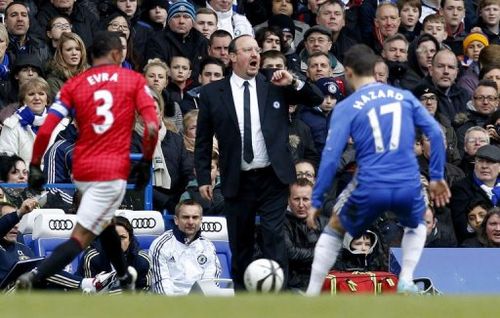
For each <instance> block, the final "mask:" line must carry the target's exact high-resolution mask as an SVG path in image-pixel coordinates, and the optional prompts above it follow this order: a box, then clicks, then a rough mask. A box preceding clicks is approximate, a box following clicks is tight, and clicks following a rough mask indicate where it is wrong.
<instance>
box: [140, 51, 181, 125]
mask: <svg viewBox="0 0 500 318" xmlns="http://www.w3.org/2000/svg"><path fill="white" fill-rule="evenodd" d="M143 74H144V77H145V78H146V81H147V83H148V86H149V87H151V88H154V89H156V90H157V91H158V92H160V93H161V96H162V98H163V100H164V102H165V110H164V111H163V117H164V118H165V119H167V120H169V121H171V122H172V123H174V125H175V127H177V131H179V132H182V130H183V124H182V111H181V107H180V106H179V104H178V103H177V102H175V101H173V100H172V99H171V98H170V95H169V93H168V91H167V90H166V87H167V85H168V75H169V68H168V66H167V64H166V63H165V62H163V61H162V60H161V59H159V58H154V59H151V60H149V61H148V63H147V64H146V66H144V70H143Z"/></svg>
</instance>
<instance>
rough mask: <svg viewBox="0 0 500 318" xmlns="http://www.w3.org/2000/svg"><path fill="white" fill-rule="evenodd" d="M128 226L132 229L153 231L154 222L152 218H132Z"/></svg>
mask: <svg viewBox="0 0 500 318" xmlns="http://www.w3.org/2000/svg"><path fill="white" fill-rule="evenodd" d="M130 224H132V227H133V228H134V229H154V228H155V226H156V220H155V219H154V218H134V219H132V222H130Z"/></svg>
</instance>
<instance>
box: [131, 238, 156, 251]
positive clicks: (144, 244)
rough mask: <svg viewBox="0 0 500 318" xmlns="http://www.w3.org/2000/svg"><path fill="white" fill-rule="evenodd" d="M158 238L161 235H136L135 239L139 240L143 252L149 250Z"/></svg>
mask: <svg viewBox="0 0 500 318" xmlns="http://www.w3.org/2000/svg"><path fill="white" fill-rule="evenodd" d="M158 236H159V235H149V234H142V235H136V236H135V238H136V239H137V243H139V248H140V249H141V250H149V247H150V246H151V243H153V241H154V240H155V239H156V238H157V237H158Z"/></svg>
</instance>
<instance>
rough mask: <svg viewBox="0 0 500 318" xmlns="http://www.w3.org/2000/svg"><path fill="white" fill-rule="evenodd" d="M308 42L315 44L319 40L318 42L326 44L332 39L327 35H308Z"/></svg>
mask: <svg viewBox="0 0 500 318" xmlns="http://www.w3.org/2000/svg"><path fill="white" fill-rule="evenodd" d="M306 42H307V44H314V43H316V42H318V44H325V43H327V42H330V40H329V39H328V38H326V37H319V38H313V37H308V38H307V40H306Z"/></svg>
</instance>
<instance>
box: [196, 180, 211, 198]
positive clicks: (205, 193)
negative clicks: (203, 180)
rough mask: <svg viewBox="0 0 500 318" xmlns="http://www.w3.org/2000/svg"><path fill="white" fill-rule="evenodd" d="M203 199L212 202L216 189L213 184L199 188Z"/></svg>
mask: <svg viewBox="0 0 500 318" xmlns="http://www.w3.org/2000/svg"><path fill="white" fill-rule="evenodd" d="M198 190H199V191H200V194H201V197H202V198H203V199H205V200H208V201H212V199H213V191H214V187H213V186H212V185H211V184H206V185H202V186H200V187H199V188H198Z"/></svg>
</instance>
